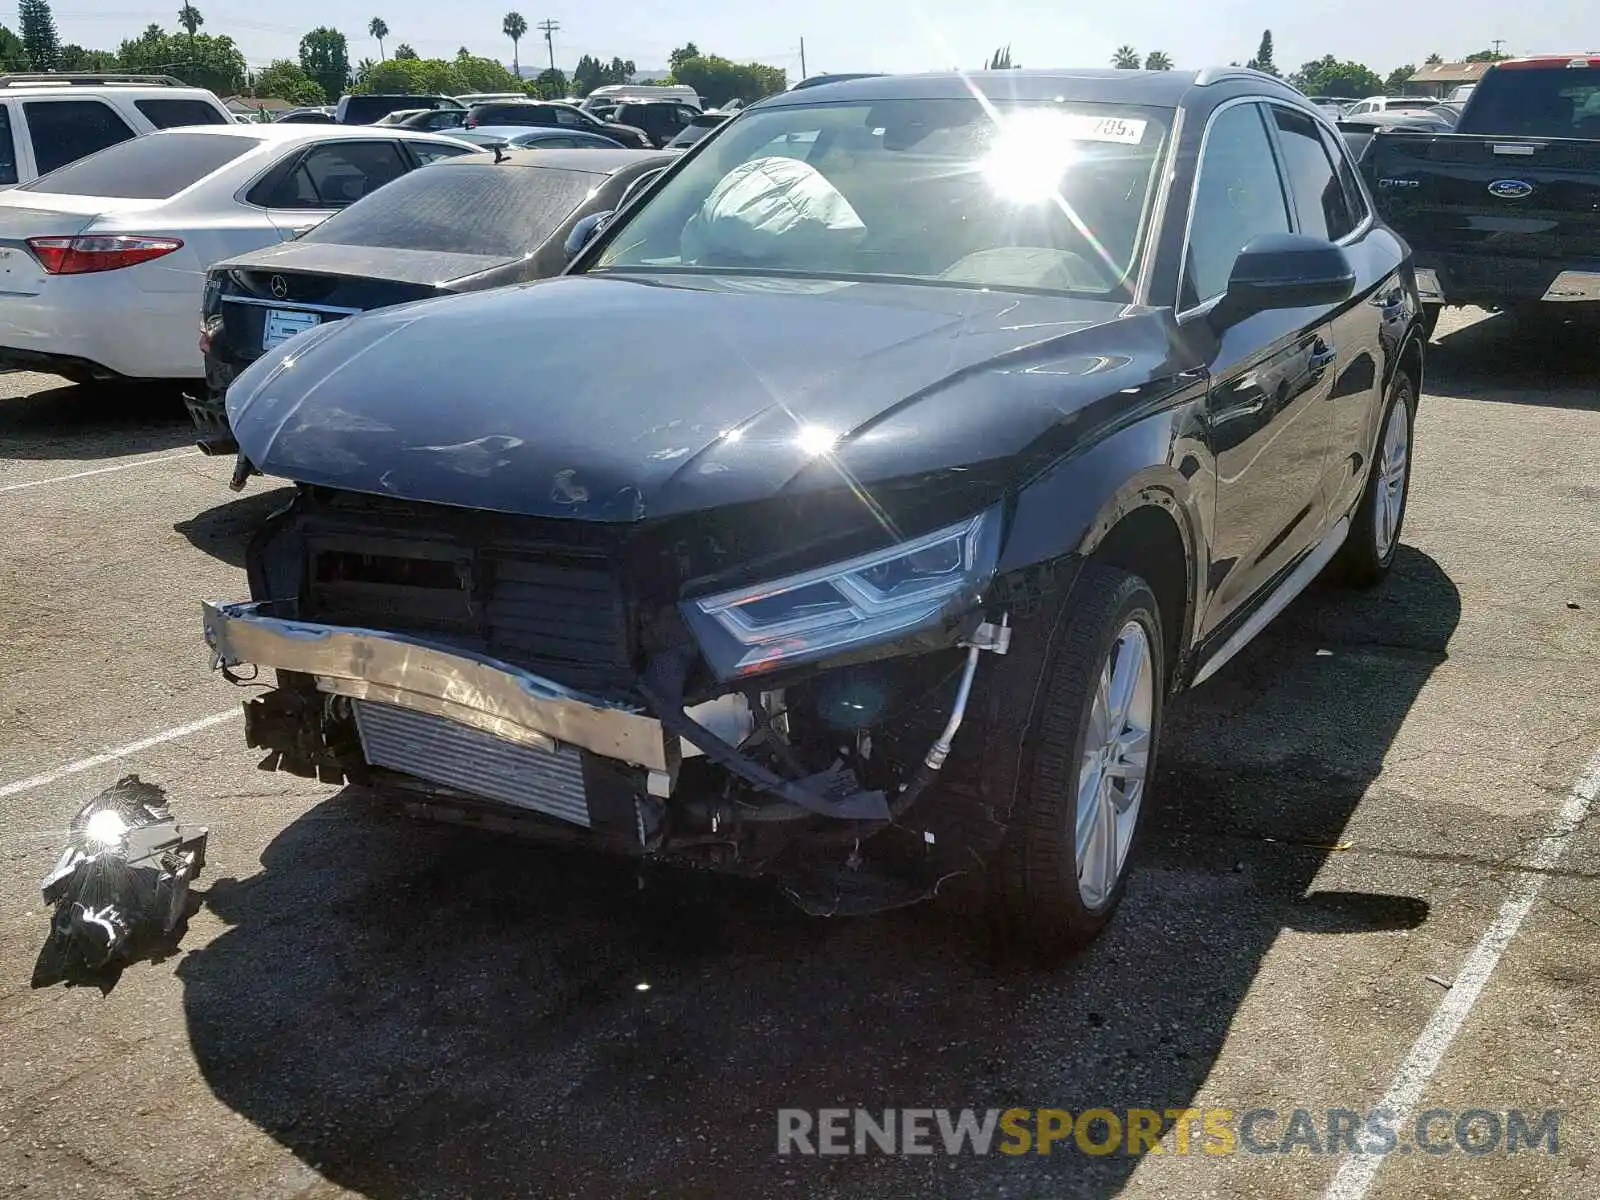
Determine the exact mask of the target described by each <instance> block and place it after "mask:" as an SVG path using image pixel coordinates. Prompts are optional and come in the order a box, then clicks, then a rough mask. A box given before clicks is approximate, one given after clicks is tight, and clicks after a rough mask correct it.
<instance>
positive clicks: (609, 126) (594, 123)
mask: <svg viewBox="0 0 1600 1200" xmlns="http://www.w3.org/2000/svg"><path fill="white" fill-rule="evenodd" d="M489 125H520V126H522V127H524V128H532V127H544V128H558V129H579V130H583V131H584V132H586V133H598V134H600V135H601V136H602V137H608V138H610V139H611V140H612V141H614V142H621V143H622V144H623V145H624V146H627V147H628V148H629V149H632V150H650V149H653V148H654V143H653V142H652V141H651V140H650V136H649V135H648V134H646V133H645V131H644V130H642V129H636V128H634V127H633V126H631V125H619V124H617V123H615V122H613V121H601V120H597V119H596V118H595V117H592V116H590V115H589V114H588V113H586V112H584V111H583V110H582V109H581V108H578V107H576V106H575V105H571V104H561V103H558V102H555V101H548V100H546V101H539V100H508V101H495V102H493V103H490V104H478V105H474V106H473V108H472V111H471V112H469V113H468V114H467V119H466V122H465V123H464V124H463V126H462V128H463V129H479V128H482V127H484V126H489Z"/></svg>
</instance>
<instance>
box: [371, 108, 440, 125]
mask: <svg viewBox="0 0 1600 1200" xmlns="http://www.w3.org/2000/svg"><path fill="white" fill-rule="evenodd" d="M432 111H433V110H432V109H431V108H397V109H395V110H394V111H393V112H392V113H385V114H384V115H383V116H381V117H379V118H378V119H377V120H376V121H374V122H372V123H373V124H374V125H398V124H400V122H401V121H404V120H406V119H407V118H408V117H422V116H427V115H428V114H429V113H431V112H432Z"/></svg>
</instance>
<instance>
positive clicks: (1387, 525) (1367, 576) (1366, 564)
mask: <svg viewBox="0 0 1600 1200" xmlns="http://www.w3.org/2000/svg"><path fill="white" fill-rule="evenodd" d="M1416 412H1417V393H1416V385H1415V384H1413V383H1412V381H1411V377H1410V376H1409V375H1406V374H1405V373H1404V372H1401V373H1400V374H1398V375H1396V376H1395V380H1394V383H1393V384H1392V385H1391V386H1390V388H1389V402H1388V404H1386V405H1385V406H1384V409H1383V423H1382V424H1381V425H1380V426H1379V427H1378V429H1379V432H1378V444H1377V446H1376V448H1375V451H1374V453H1373V457H1372V465H1371V467H1370V468H1369V469H1368V472H1367V484H1366V487H1365V489H1364V490H1363V491H1362V493H1361V503H1360V505H1358V506H1357V508H1356V512H1355V516H1354V517H1352V518H1351V521H1350V536H1349V537H1347V538H1345V541H1344V545H1343V546H1341V547H1339V554H1338V557H1337V558H1336V559H1335V565H1336V567H1337V568H1338V569H1337V574H1338V576H1339V578H1340V579H1342V580H1343V581H1344V582H1346V583H1349V584H1352V585H1354V586H1356V587H1371V586H1372V585H1373V584H1375V583H1377V582H1378V581H1379V580H1381V579H1382V578H1383V577H1384V576H1385V575H1387V574H1388V573H1389V568H1390V567H1392V566H1393V565H1394V559H1395V554H1396V552H1397V551H1398V550H1399V548H1400V531H1401V528H1402V527H1403V526H1404V524H1405V518H1406V503H1407V501H1408V499H1409V498H1410V495H1411V457H1412V456H1411V445H1412V430H1413V427H1414V425H1415V422H1416Z"/></svg>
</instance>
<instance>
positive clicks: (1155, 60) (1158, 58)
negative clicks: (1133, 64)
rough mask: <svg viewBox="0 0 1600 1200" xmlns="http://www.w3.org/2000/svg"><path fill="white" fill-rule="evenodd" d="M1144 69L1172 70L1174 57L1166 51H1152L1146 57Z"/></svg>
mask: <svg viewBox="0 0 1600 1200" xmlns="http://www.w3.org/2000/svg"><path fill="white" fill-rule="evenodd" d="M1144 69H1145V70H1146V71H1170V70H1172V57H1171V55H1169V54H1168V53H1167V52H1166V51H1165V50H1152V51H1150V53H1149V54H1146V55H1145V56H1144Z"/></svg>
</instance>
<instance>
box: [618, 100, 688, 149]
mask: <svg viewBox="0 0 1600 1200" xmlns="http://www.w3.org/2000/svg"><path fill="white" fill-rule="evenodd" d="M700 115H701V113H700V110H699V109H698V108H692V107H690V106H689V105H687V104H681V103H679V102H678V101H676V100H642V101H632V100H629V101H625V102H623V103H622V104H619V105H617V107H616V110H615V111H614V112H612V114H611V116H610V117H608V118H607V120H608V121H610V122H611V123H612V124H615V125H628V126H632V127H633V128H634V129H642V130H644V132H645V134H646V136H648V137H649V139H650V142H651V144H652V145H654V146H658V147H659V146H665V145H666V144H667V143H668V142H670V141H672V139H673V138H675V137H677V136H678V134H680V133H682V132H683V131H684V130H685V129H687V128H688V127H689V126H690V125H691V124H693V123H694V122H695V121H696V120H698V119H699V117H700Z"/></svg>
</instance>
